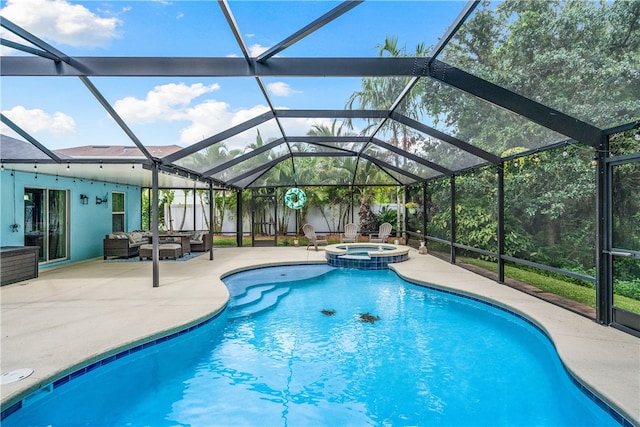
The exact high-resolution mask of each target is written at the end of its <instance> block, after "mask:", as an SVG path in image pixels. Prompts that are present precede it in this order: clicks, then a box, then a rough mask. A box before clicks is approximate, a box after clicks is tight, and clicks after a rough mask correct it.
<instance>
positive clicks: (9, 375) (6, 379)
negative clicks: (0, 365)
mask: <svg viewBox="0 0 640 427" xmlns="http://www.w3.org/2000/svg"><path fill="white" fill-rule="evenodd" d="M31 374H33V369H31V368H21V369H16V370H15V371H11V372H5V373H4V374H2V375H1V376H0V378H1V379H2V381H0V384H11V383H15V382H16V381H20V380H23V379H25V378H27V377H28V376H29V375H31Z"/></svg>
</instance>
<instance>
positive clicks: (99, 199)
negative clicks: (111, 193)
mask: <svg viewBox="0 0 640 427" xmlns="http://www.w3.org/2000/svg"><path fill="white" fill-rule="evenodd" d="M102 203H107V195H106V194H105V195H104V197H103V198H100V197H98V196H96V205H100V204H102Z"/></svg>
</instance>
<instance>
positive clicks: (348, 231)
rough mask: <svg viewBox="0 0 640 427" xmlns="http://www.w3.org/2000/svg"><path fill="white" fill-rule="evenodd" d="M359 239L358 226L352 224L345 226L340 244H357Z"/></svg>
mask: <svg viewBox="0 0 640 427" xmlns="http://www.w3.org/2000/svg"><path fill="white" fill-rule="evenodd" d="M358 237H360V233H359V232H358V225H357V224H354V223H352V222H351V223H349V224H346V225H345V226H344V233H343V234H341V235H340V243H347V242H353V243H357V242H358Z"/></svg>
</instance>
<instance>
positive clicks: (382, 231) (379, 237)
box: [369, 222, 393, 243]
mask: <svg viewBox="0 0 640 427" xmlns="http://www.w3.org/2000/svg"><path fill="white" fill-rule="evenodd" d="M392 228H393V227H392V225H391V224H389V223H388V222H384V223H382V224H380V227H379V228H378V234H370V235H369V241H370V242H371V243H387V239H388V238H389V235H390V234H391V229H392Z"/></svg>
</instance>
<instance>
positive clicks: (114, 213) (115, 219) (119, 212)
mask: <svg viewBox="0 0 640 427" xmlns="http://www.w3.org/2000/svg"><path fill="white" fill-rule="evenodd" d="M111 224H112V225H111V229H112V231H113V232H114V233H115V232H117V231H126V230H125V213H124V193H115V192H114V193H111Z"/></svg>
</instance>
